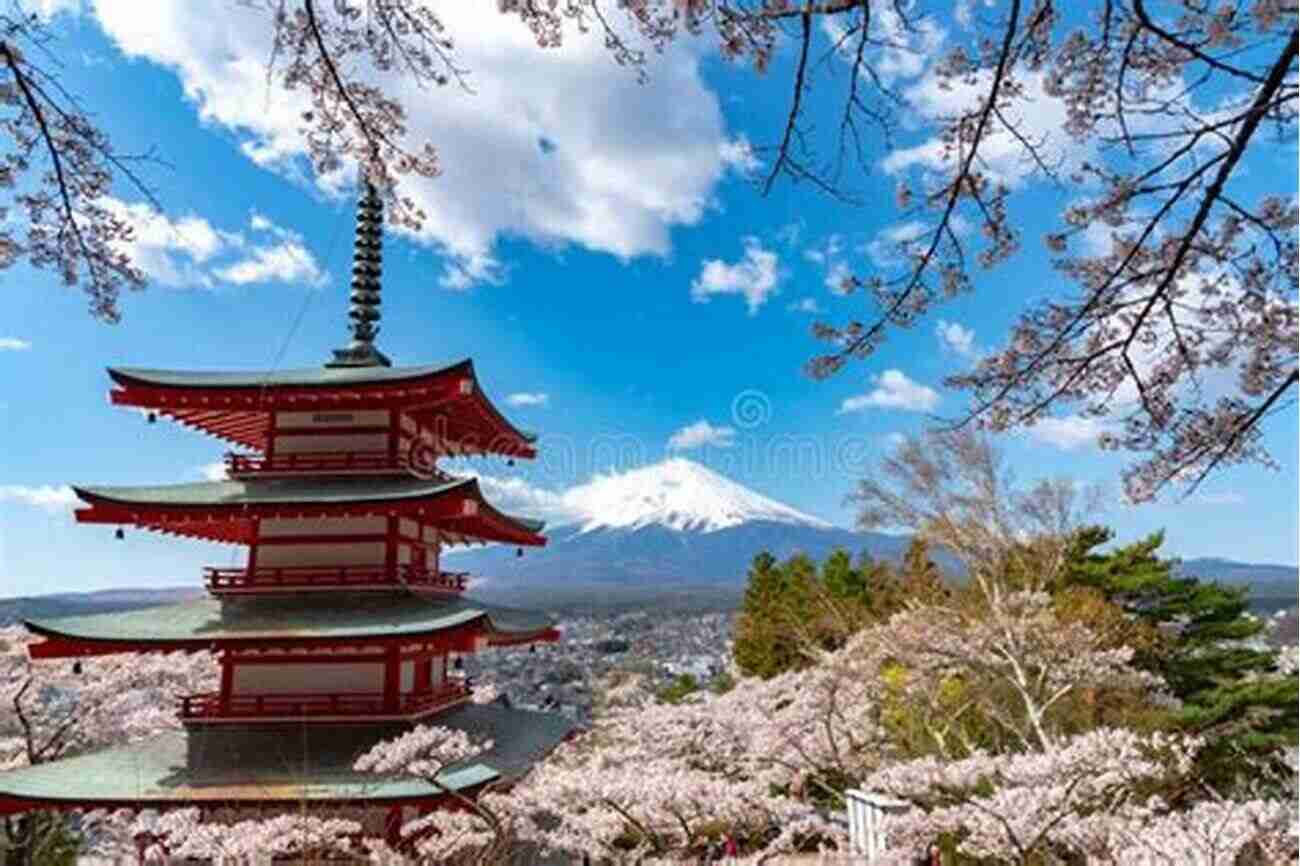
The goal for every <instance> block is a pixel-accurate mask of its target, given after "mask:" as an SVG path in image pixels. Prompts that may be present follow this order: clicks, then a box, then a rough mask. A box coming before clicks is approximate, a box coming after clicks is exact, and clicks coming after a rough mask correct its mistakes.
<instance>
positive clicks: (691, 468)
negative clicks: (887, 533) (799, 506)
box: [563, 457, 830, 533]
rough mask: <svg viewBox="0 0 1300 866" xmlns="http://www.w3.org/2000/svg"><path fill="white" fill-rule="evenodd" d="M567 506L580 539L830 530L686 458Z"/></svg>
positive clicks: (572, 495)
mask: <svg viewBox="0 0 1300 866" xmlns="http://www.w3.org/2000/svg"><path fill="white" fill-rule="evenodd" d="M563 500H564V503H565V505H567V506H568V507H569V508H570V509H571V510H572V511H573V513H574V514H575V515H577V516H578V520H577V522H579V523H580V524H581V528H580V530H579V532H580V533H586V532H591V531H594V530H597V529H640V528H642V527H647V526H662V527H666V528H669V529H675V530H677V531H679V532H717V531H718V530H720V529H728V528H730V527H733V526H739V525H740V524H742V523H749V522H752V521H759V520H762V521H771V522H774V523H791V524H796V525H800V526H812V527H818V528H829V527H830V524H829V523H826V522H825V521H823V520H818V519H817V518H816V517H812V516H811V515H808V514H804V513H803V512H801V511H797V510H796V509H794V508H791V507H790V506H788V505H783V504H781V503H780V502H777V501H775V500H773V499H768V498H767V497H766V496H763V495H761V494H759V493H755V492H754V491H753V490H750V489H749V488H748V487H744V486H742V485H740V484H737V483H736V482H734V481H732V480H730V479H729V478H724V477H723V476H721V475H719V474H718V473H716V472H714V471H713V470H711V469H708V468H706V467H704V466H701V465H700V464H699V463H696V462H694V461H692V460H687V459H685V458H683V457H675V458H672V459H670V460H665V461H663V462H662V463H656V464H654V465H653V466H646V467H643V468H641V469H633V470H630V471H628V472H623V473H619V474H611V475H597V476H596V477H595V478H594V479H592V480H591V481H589V482H587V483H586V484H583V485H580V486H578V487H574V488H572V489H570V490H568V491H566V492H565V493H564V494H563Z"/></svg>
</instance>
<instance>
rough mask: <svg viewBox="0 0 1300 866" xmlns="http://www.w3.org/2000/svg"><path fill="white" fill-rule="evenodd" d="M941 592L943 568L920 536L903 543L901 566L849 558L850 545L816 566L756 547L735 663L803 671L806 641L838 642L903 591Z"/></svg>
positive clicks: (757, 670) (889, 608) (760, 670)
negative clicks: (780, 558) (782, 559)
mask: <svg viewBox="0 0 1300 866" xmlns="http://www.w3.org/2000/svg"><path fill="white" fill-rule="evenodd" d="M943 592H945V590H944V588H943V582H942V575H941V574H940V572H939V569H938V567H937V566H935V564H934V563H933V562H932V561H931V560H930V557H929V551H928V549H927V548H926V546H925V543H924V542H923V541H919V540H917V541H913V542H912V545H911V546H910V547H909V548H908V551H907V554H906V555H905V556H904V559H903V564H902V566H901V568H896V567H894V566H892V565H890V564H889V563H885V562H876V561H875V560H873V559H872V558H871V556H870V555H869V554H867V553H865V552H863V553H862V554H860V555H859V556H858V558H857V561H856V562H855V561H854V560H853V558H852V556H851V555H850V554H849V553H848V551H845V550H836V551H834V552H833V553H831V554H830V556H828V557H826V559H825V561H823V562H822V563H821V565H820V567H819V566H818V564H817V563H815V562H813V560H811V559H810V558H809V557H807V556H805V555H803V554H796V555H795V556H792V557H790V558H789V559H787V560H786V561H785V562H777V560H776V558H775V557H774V556H772V555H771V554H770V553H767V552H763V553H760V554H758V555H757V556H755V557H754V561H753V563H752V564H751V565H750V569H749V579H748V584H747V585H746V587H745V597H744V601H743V602H742V605H741V614H740V618H739V620H738V622H737V626H736V636H735V646H734V650H733V652H734V655H735V659H736V664H737V666H739V668H740V670H741V671H742V672H744V673H745V674H747V675H750V676H760V677H763V678H770V677H774V676H776V675H777V674H780V673H784V672H785V671H790V670H801V669H803V668H805V667H807V666H808V665H809V664H810V663H811V661H812V656H811V654H810V653H809V650H810V649H811V648H814V647H816V648H819V649H823V650H833V649H837V648H838V647H840V646H843V644H844V642H845V641H846V640H847V639H848V638H849V637H850V636H851V635H853V634H854V633H856V632H857V631H859V630H861V629H862V628H864V627H866V626H867V625H868V624H870V623H872V622H879V621H881V620H883V619H886V618H888V617H889V616H890V615H892V614H893V613H895V612H896V611H898V610H899V609H900V608H901V606H902V604H903V603H904V601H905V600H907V599H908V598H912V599H917V600H921V599H922V598H928V597H930V596H931V594H933V593H943Z"/></svg>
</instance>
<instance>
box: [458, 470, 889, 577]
mask: <svg viewBox="0 0 1300 866" xmlns="http://www.w3.org/2000/svg"><path fill="white" fill-rule="evenodd" d="M480 483H481V484H482V486H483V488H484V491H485V493H487V495H488V497H489V499H491V500H493V501H494V502H498V503H500V504H501V505H502V507H503V508H504V509H505V510H511V509H512V508H513V509H516V510H517V512H518V513H520V514H527V513H529V512H530V511H531V512H532V513H540V514H544V515H545V516H547V517H548V519H549V520H550V524H549V525H548V527H547V530H546V534H547V536H548V539H549V540H548V543H547V545H546V547H543V548H540V549H537V548H529V549H526V550H525V551H524V552H523V556H518V555H517V552H516V550H515V548H513V547H502V546H492V547H486V548H473V549H471V550H469V551H464V552H457V553H451V554H449V555H447V556H446V557H445V559H444V561H443V565H444V567H445V568H447V569H454V570H466V571H469V572H470V574H471V576H472V577H473V578H478V580H476V581H474V584H473V590H474V591H475V592H476V593H479V594H495V593H496V591H497V590H498V589H500V590H502V591H504V590H505V589H506V588H507V587H511V588H512V590H513V589H514V588H517V587H519V586H521V585H528V584H532V585H534V586H539V587H540V586H541V585H546V586H549V587H551V588H553V589H554V590H555V591H559V592H562V591H563V590H564V588H565V587H566V586H569V587H572V588H575V589H576V588H577V587H579V586H583V587H587V588H592V587H602V588H605V589H613V588H615V587H626V588H631V587H639V588H641V589H651V588H654V587H661V586H662V587H666V586H670V585H676V586H684V585H712V586H717V587H724V586H728V587H739V586H741V585H743V584H744V581H745V574H746V571H747V570H748V568H749V563H750V560H751V559H753V557H754V555H755V554H756V553H758V552H760V551H763V550H766V551H768V552H769V553H771V554H772V555H773V556H776V557H777V558H778V559H784V558H785V557H788V556H791V555H793V554H795V553H799V552H802V553H806V554H808V555H809V556H812V557H814V558H816V559H820V558H822V557H824V556H826V555H827V554H829V553H830V552H831V551H833V550H835V549H836V548H841V547H842V548H845V549H847V550H849V551H850V552H851V553H853V554H854V555H855V556H856V554H857V553H858V551H861V550H866V551H868V552H869V553H871V555H872V556H874V557H876V558H878V559H898V558H899V557H901V555H902V552H903V551H904V549H906V547H907V543H908V539H907V538H906V537H902V536H894V535H886V534H883V533H872V532H852V531H850V530H847V529H842V528H839V527H836V526H833V525H831V524H830V523H827V522H826V521H824V520H820V519H818V518H816V517H813V516H812V515H809V514H804V513H803V512H801V511H799V510H798V509H795V508H793V507H791V506H789V505H785V504H784V503H781V502H777V501H776V500H773V499H770V498H768V497H766V496H763V495H762V494H760V493H758V492H756V491H754V490H751V489H749V488H748V487H745V486H743V485H741V484H738V483H736V482H735V481H732V480H731V479H729V478H726V477H724V476H722V475H719V474H718V473H716V472H714V471H713V470H711V469H709V468H707V467H705V466H702V465H700V464H699V463H696V462H694V461H691V460H687V459H684V458H673V459H669V460H665V461H663V462H661V463H656V464H654V465H651V466H646V467H643V468H640V469H634V470H630V471H628V472H623V473H619V474H612V475H599V476H597V477H596V478H594V479H593V480H591V481H590V482H588V483H586V484H583V485H580V486H578V487H574V488H571V489H569V490H567V491H565V492H563V493H546V492H539V491H536V490H533V489H529V490H528V495H527V497H525V496H524V495H523V493H524V489H523V487H522V486H521V485H520V484H519V483H518V482H511V481H502V480H500V479H490V478H480ZM540 514H539V516H540Z"/></svg>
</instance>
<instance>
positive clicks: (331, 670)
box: [232, 662, 384, 695]
mask: <svg viewBox="0 0 1300 866" xmlns="http://www.w3.org/2000/svg"><path fill="white" fill-rule="evenodd" d="M234 668H235V670H234V672H233V673H234V681H233V685H232V692H233V693H234V694H236V695H281V694H291V693H295V692H296V693H303V692H313V693H314V692H325V693H332V694H343V693H347V694H352V693H356V692H382V691H383V690H384V666H383V665H382V664H379V663H368V662H366V663H358V662H330V663H325V664H321V663H317V664H243V665H241V664H239V663H238V662H235V663H234Z"/></svg>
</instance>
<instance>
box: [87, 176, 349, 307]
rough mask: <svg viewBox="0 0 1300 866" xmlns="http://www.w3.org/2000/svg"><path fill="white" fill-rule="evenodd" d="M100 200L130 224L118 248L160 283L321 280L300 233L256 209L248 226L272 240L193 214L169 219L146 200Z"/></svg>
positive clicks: (196, 284) (317, 282)
mask: <svg viewBox="0 0 1300 866" xmlns="http://www.w3.org/2000/svg"><path fill="white" fill-rule="evenodd" d="M102 203H103V204H104V206H105V207H107V208H108V209H109V210H110V211H113V212H115V213H116V214H117V215H118V216H120V217H121V218H123V219H124V220H126V221H127V222H128V223H130V225H131V227H132V229H133V230H134V236H133V238H132V240H131V241H130V242H129V243H127V244H123V249H125V251H126V252H128V253H130V255H131V258H132V259H133V260H134V261H135V263H136V265H137V266H138V267H139V268H140V269H141V270H143V271H144V272H145V274H146V275H147V276H148V277H149V278H150V279H151V280H153V281H155V282H157V283H160V284H162V285H164V286H171V287H173V288H195V287H198V288H211V287H212V286H214V285H215V284H216V283H217V282H218V281H224V282H230V283H236V284H240V285H242V284H246V283H270V282H283V283H293V282H305V283H308V284H309V285H314V286H319V285H322V284H324V283H325V282H326V277H325V274H324V272H322V271H321V269H320V267H319V266H318V265H317V264H316V259H315V257H314V256H312V254H311V252H310V251H308V250H307V249H306V247H304V246H303V244H302V238H301V237H300V236H299V235H297V234H295V233H294V232H292V231H289V230H288V229H283V228H280V227H279V226H277V225H275V223H273V222H271V221H270V220H269V219H267V218H266V217H264V216H262V215H261V214H259V213H257V212H256V211H254V212H253V214H252V216H251V217H250V218H249V228H250V229H252V231H253V232H256V233H258V234H263V235H266V234H269V235H271V236H273V237H274V238H275V240H274V241H271V242H269V243H266V242H250V241H249V240H248V239H247V238H246V237H245V236H244V235H243V234H242V233H240V232H237V231H224V230H222V229H218V228H215V227H214V226H213V225H212V224H211V223H210V222H208V221H207V220H206V219H204V218H203V217H200V216H197V215H193V214H191V215H189V216H184V217H181V218H180V219H176V220H173V219H171V218H169V217H168V216H167V215H166V214H162V213H159V212H158V211H156V210H154V209H153V208H152V207H151V206H150V205H149V204H147V203H145V202H124V201H120V200H118V199H114V198H106V199H103V200H102Z"/></svg>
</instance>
